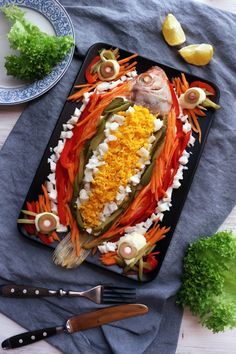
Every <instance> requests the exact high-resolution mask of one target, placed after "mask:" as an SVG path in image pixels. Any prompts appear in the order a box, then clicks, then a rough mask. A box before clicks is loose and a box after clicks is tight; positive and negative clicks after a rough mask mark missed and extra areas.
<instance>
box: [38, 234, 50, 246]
mask: <svg viewBox="0 0 236 354" xmlns="http://www.w3.org/2000/svg"><path fill="white" fill-rule="evenodd" d="M37 235H38V237H39V239H40V241H42V242H43V243H45V244H46V245H50V243H52V242H53V241H54V240H53V238H52V236H48V235H44V234H42V233H41V232H38V233H37Z"/></svg>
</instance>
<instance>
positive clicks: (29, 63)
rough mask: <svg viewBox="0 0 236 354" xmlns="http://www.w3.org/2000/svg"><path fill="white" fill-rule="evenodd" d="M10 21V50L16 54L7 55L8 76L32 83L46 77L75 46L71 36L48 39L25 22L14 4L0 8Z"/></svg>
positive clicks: (48, 36)
mask: <svg viewBox="0 0 236 354" xmlns="http://www.w3.org/2000/svg"><path fill="white" fill-rule="evenodd" d="M0 10H1V11H2V12H3V13H4V14H5V16H6V18H7V19H8V20H9V21H11V22H12V24H13V25H12V27H11V29H10V32H9V33H8V39H9V43H10V47H11V48H12V49H15V50H17V51H18V54H17V55H9V56H6V62H5V67H6V69H7V75H13V76H14V77H16V78H18V79H22V80H29V81H34V80H38V79H42V78H43V77H45V76H46V75H48V74H49V73H50V72H51V71H52V69H53V67H54V66H55V65H56V64H58V63H59V62H60V61H62V59H63V58H64V57H65V55H66V54H67V53H68V51H69V50H70V48H71V47H72V46H73V45H74V39H73V37H72V36H70V35H67V36H61V37H57V36H50V35H48V34H47V33H44V32H42V31H41V30H40V29H39V28H38V27H37V26H35V25H34V24H32V23H31V22H29V21H27V20H26V19H25V17H24V16H25V12H24V11H22V10H21V9H20V8H19V7H17V6H16V5H13V6H5V7H3V8H1V9H0Z"/></svg>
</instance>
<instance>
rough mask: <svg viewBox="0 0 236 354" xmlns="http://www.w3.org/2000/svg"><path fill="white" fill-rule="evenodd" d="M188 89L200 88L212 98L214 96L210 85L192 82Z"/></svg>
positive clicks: (214, 93)
mask: <svg viewBox="0 0 236 354" xmlns="http://www.w3.org/2000/svg"><path fill="white" fill-rule="evenodd" d="M189 87H200V88H202V89H204V90H206V91H208V92H210V93H212V94H213V95H214V96H215V95H216V91H215V89H214V88H213V87H212V86H211V85H209V84H207V83H206V82H202V81H193V82H192V83H191V84H190V86H189Z"/></svg>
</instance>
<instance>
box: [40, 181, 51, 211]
mask: <svg viewBox="0 0 236 354" xmlns="http://www.w3.org/2000/svg"><path fill="white" fill-rule="evenodd" d="M42 190H43V194H44V199H45V206H46V209H47V210H46V211H48V212H51V202H50V200H49V197H48V192H47V189H46V187H45V185H43V184H42Z"/></svg>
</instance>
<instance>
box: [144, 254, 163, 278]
mask: <svg viewBox="0 0 236 354" xmlns="http://www.w3.org/2000/svg"><path fill="white" fill-rule="evenodd" d="M158 253H159V252H153V253H150V254H149V255H148V256H147V259H146V260H145V262H147V263H148V264H149V265H150V269H149V268H145V267H144V269H143V271H144V272H145V273H148V272H151V271H152V270H153V269H155V268H156V266H157V265H158V261H157V259H156V258H155V255H156V254H158Z"/></svg>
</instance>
